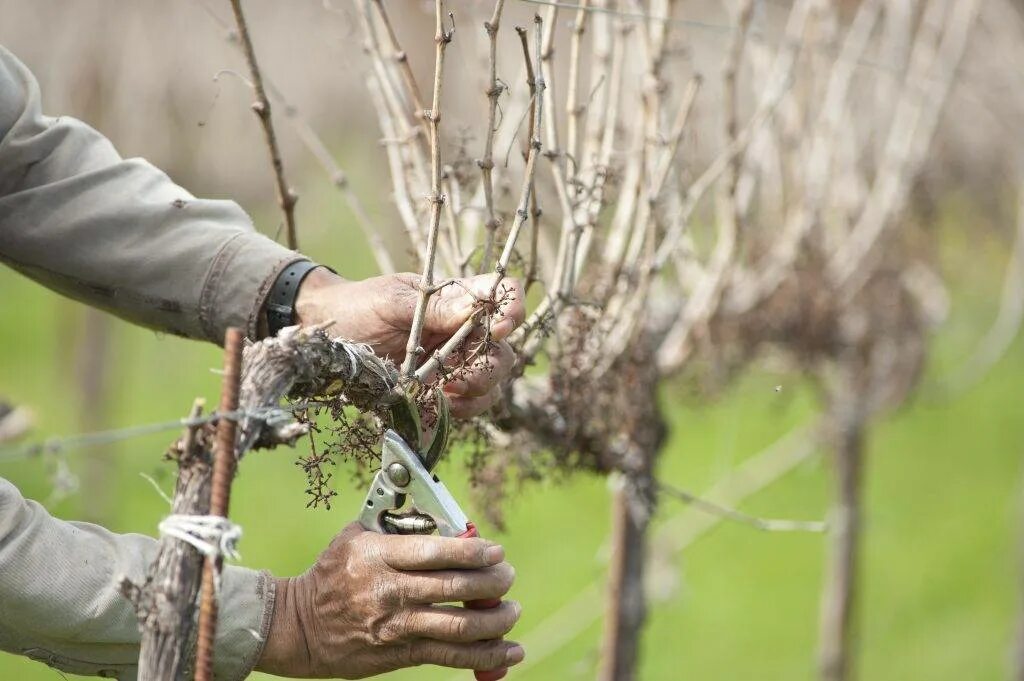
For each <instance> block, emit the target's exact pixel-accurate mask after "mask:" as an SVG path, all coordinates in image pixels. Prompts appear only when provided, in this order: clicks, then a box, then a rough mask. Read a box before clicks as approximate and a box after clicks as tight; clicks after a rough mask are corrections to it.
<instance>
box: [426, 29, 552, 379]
mask: <svg viewBox="0 0 1024 681" xmlns="http://www.w3.org/2000/svg"><path fill="white" fill-rule="evenodd" d="M533 21H534V25H535V27H536V36H537V37H536V52H537V56H538V58H539V56H540V54H541V38H540V36H541V33H542V30H543V20H542V19H541V18H540V17H539V16H535V17H534V19H533ZM545 87H546V85H545V81H544V74H543V73H542V72H540V71H538V72H537V74H536V89H537V96H536V97H535V100H534V101H535V104H536V106H535V107H534V109H533V129H534V137H533V138H531V140H530V150H529V152H528V155H527V158H526V170H525V172H524V177H523V184H522V188H521V189H520V192H519V202H518V204H517V207H516V215H515V219H514V220H513V221H512V227H511V229H510V230H509V233H508V237H507V238H506V239H505V247H504V248H503V249H502V251H501V255H500V256H499V257H498V262H497V263H495V265H494V272H495V277H494V283H493V284H492V285H491V291H490V296H489V298H490V299H491V300H493V299H494V296H495V294H496V293H497V291H498V288H499V287H500V285H501V282H502V280H503V279H504V277H505V274H506V272H507V271H508V265H509V262H510V261H511V259H512V253H513V252H514V251H515V247H516V241H517V240H518V238H519V233H520V232H521V231H522V228H523V223H525V222H526V220H527V219H529V217H530V196H531V190H532V188H533V178H534V174H535V173H536V169H537V157H538V156H539V155H540V150H541V141H540V135H541V128H542V123H541V122H542V120H543V109H544V106H543V99H544V98H543V94H544V89H545ZM483 313H484V308H483V307H479V308H478V309H477V310H476V312H474V313H473V314H472V315H471V316H470V318H469V319H467V320H466V321H465V322H464V323H463V324H462V326H461V327H459V329H458V330H457V331H456V332H455V334H454V335H453V336H452V337H451V338H449V339H448V341H447V342H446V343H445V344H444V345H443V346H441V348H440V349H439V350H437V351H436V352H434V354H433V356H431V358H430V359H429V360H427V361H426V362H425V363H424V364H423V366H421V367H420V368H419V369H418V370H417V371H416V379H417V380H419V381H421V382H422V381H426V380H428V378H429V377H430V376H431V375H433V373H434V372H435V371H437V370H438V369H439V368H440V367H441V366H442V365H443V364H444V361H445V360H446V359H447V358H448V357H449V356H450V355H451V354H452V353H453V352H455V350H456V348H458V347H459V346H460V345H461V344H462V343H463V341H465V340H466V338H468V337H469V334H470V333H472V332H473V329H474V328H476V327H477V326H478V325H479V324H480V321H481V319H482V316H483Z"/></svg>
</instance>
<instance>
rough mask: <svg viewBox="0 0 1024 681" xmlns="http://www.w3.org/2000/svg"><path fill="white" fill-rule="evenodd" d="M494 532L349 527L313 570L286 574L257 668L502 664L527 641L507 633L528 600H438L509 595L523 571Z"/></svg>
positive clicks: (517, 657)
mask: <svg viewBox="0 0 1024 681" xmlns="http://www.w3.org/2000/svg"><path fill="white" fill-rule="evenodd" d="M504 556H505V554H504V551H503V550H502V548H501V546H499V545H497V544H494V543H492V542H489V541H486V540H484V539H452V538H448V537H436V536H416V535H407V536H402V535H382V534H376V533H373V532H366V531H364V530H363V529H362V528H361V527H360V526H359V525H357V524H352V525H349V526H348V527H347V528H345V530H344V531H342V532H341V534H339V535H338V536H337V537H335V539H334V541H332V542H331V545H330V547H328V549H327V550H326V551H324V553H323V554H321V556H320V558H319V559H318V560H317V562H316V564H315V565H314V566H313V567H312V568H310V569H309V570H308V571H307V572H306V573H305V574H303V575H301V576H299V577H293V578H290V579H280V580H277V596H276V600H275V605H274V616H273V620H272V621H271V625H270V633H269V635H268V636H267V642H266V645H265V647H264V649H263V655H262V657H261V658H260V661H259V663H258V664H257V665H256V668H257V670H259V671H264V672H269V673H271V674H277V675H280V676H289V677H293V678H328V677H341V678H346V679H356V678H363V677H366V676H373V675H375V674H382V673H384V672H388V671H392V670H395V669H400V668H403V667H412V666H416V665H421V664H436V665H442V666H445V667H459V668H465V669H497V668H499V667H505V666H510V665H514V664H518V663H519V662H521V661H522V659H523V656H524V652H523V649H522V647H521V646H519V645H518V644H516V643H512V642H509V641H502V640H499V639H500V638H501V637H502V636H503V635H505V634H506V633H508V632H509V631H510V630H511V629H512V627H513V625H515V623H516V621H517V620H518V619H519V612H520V608H519V604H518V603H516V602H515V601H503V602H502V604H501V605H500V606H499V607H498V608H495V609H493V610H468V609H465V608H462V607H458V606H454V605H438V604H443V603H453V602H458V601H467V600H473V599H481V598H500V597H501V596H504V595H505V593H506V592H508V590H509V587H511V586H512V581H513V579H514V577H515V572H514V571H513V569H512V567H511V566H510V565H509V564H508V563H505V562H504Z"/></svg>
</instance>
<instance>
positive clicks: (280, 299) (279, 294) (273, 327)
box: [263, 260, 320, 336]
mask: <svg viewBox="0 0 1024 681" xmlns="http://www.w3.org/2000/svg"><path fill="white" fill-rule="evenodd" d="M317 267H320V265H318V264H316V263H315V262H313V261H311V260H299V261H297V262H293V263H292V264H291V265H288V267H286V268H284V269H283V270H281V274H279V275H277V279H275V280H274V285H273V286H271V287H270V293H269V294H268V295H267V302H265V303H264V304H263V309H264V311H265V312H266V313H267V334H268V335H270V336H276V335H277V332H278V331H280V330H281V329H283V328H284V327H286V326H292V325H293V324H295V297H296V296H297V295H298V294H299V285H300V284H301V283H302V280H303V279H305V278H306V275H307V274H309V273H310V272H312V271H313V270H315V269H316V268H317Z"/></svg>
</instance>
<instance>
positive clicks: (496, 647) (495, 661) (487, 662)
mask: <svg viewBox="0 0 1024 681" xmlns="http://www.w3.org/2000/svg"><path fill="white" fill-rule="evenodd" d="M473 657H474V658H475V659H474V661H473V666H474V667H477V668H480V669H495V668H497V667H500V666H501V665H502V664H504V662H505V643H504V642H503V641H484V642H482V643H479V644H477V645H476V647H475V654H474V656H473Z"/></svg>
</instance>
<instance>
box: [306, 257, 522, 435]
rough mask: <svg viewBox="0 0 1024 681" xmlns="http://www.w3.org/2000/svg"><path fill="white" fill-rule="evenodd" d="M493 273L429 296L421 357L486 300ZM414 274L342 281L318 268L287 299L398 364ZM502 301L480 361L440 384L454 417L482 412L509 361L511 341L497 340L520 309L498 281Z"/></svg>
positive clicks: (514, 287) (509, 283)
mask: <svg viewBox="0 0 1024 681" xmlns="http://www.w3.org/2000/svg"><path fill="white" fill-rule="evenodd" d="M494 276H495V275H483V276H479V277H470V278H467V279H456V280H454V281H453V282H451V283H450V284H448V285H447V286H445V287H443V288H442V289H441V290H440V291H438V292H437V293H435V294H434V295H432V296H431V297H430V303H429V304H428V306H427V314H426V319H425V321H424V327H423V338H422V345H423V347H424V348H425V349H426V351H427V355H426V356H428V357H429V354H430V353H431V352H432V351H433V350H434V349H436V348H437V347H439V346H440V345H442V344H443V343H444V342H445V341H446V340H448V339H449V338H450V337H451V336H452V334H454V333H455V331H456V330H458V328H459V327H460V326H462V324H463V322H465V321H466V319H468V318H469V316H470V315H471V314H472V313H473V309H474V306H475V305H477V304H478V302H479V301H481V300H486V299H487V297H488V296H489V294H490V291H491V287H492V285H493V283H494ZM419 281H420V277H419V275H417V274H394V275H387V276H382V277H374V278H372V279H364V280H363V281H348V280H346V279H343V278H341V277H339V276H338V275H336V274H334V273H332V272H330V271H329V270H327V269H325V268H319V269H316V270H313V271H312V272H310V274H309V275H308V276H307V277H306V278H305V279H304V280H303V282H302V286H301V288H300V289H299V294H298V297H297V298H296V300H295V311H296V316H297V317H298V320H299V322H300V323H301V324H305V325H311V324H318V323H321V322H325V321H328V320H333V321H334V322H335V324H334V326H333V327H332V328H331V329H329V331H330V333H332V334H334V335H336V336H338V337H341V338H345V339H348V340H353V341H358V342H361V343H368V344H369V345H370V346H372V347H373V349H374V352H376V353H377V354H378V355H381V356H387V357H390V358H391V359H393V360H394V361H395V362H396V363H398V364H401V363H402V360H403V359H404V358H405V343H406V341H407V340H408V337H409V328H410V327H411V326H412V317H413V312H414V311H415V309H416V301H417V299H418V297H419V291H418V288H417V287H418V286H419ZM497 298H498V299H499V300H500V301H501V302H502V305H501V306H500V309H499V310H498V311H497V312H496V313H495V315H494V317H493V322H492V324H491V340H492V341H494V343H493V344H492V347H491V348H490V352H489V354H488V357H487V358H486V361H485V360H484V358H482V357H481V358H479V359H478V360H477V361H475V362H474V365H473V366H472V367H469V371H467V372H466V373H465V375H464V376H461V377H460V379H459V380H455V381H452V382H450V383H448V384H446V385H445V387H444V389H445V392H446V393H447V394H448V396H449V398H451V403H452V413H453V414H454V415H455V416H457V417H461V418H465V417H467V416H473V415H476V414H479V413H481V412H483V411H486V410H487V409H488V408H490V406H491V405H492V404H494V402H495V401H496V400H497V398H498V397H499V392H498V389H497V386H498V384H499V383H500V382H501V380H502V379H504V378H505V376H507V375H508V372H509V371H511V369H512V365H513V364H514V362H515V355H514V354H513V352H512V348H511V346H509V344H508V343H506V342H505V341H504V339H505V338H507V337H508V335H509V334H510V333H512V331H513V329H515V328H516V327H517V326H518V325H519V324H521V323H522V322H523V319H524V317H525V308H524V306H523V294H522V290H521V289H520V286H519V283H518V282H516V281H515V280H512V279H504V280H502V282H501V284H500V285H499V286H498V291H497Z"/></svg>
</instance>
